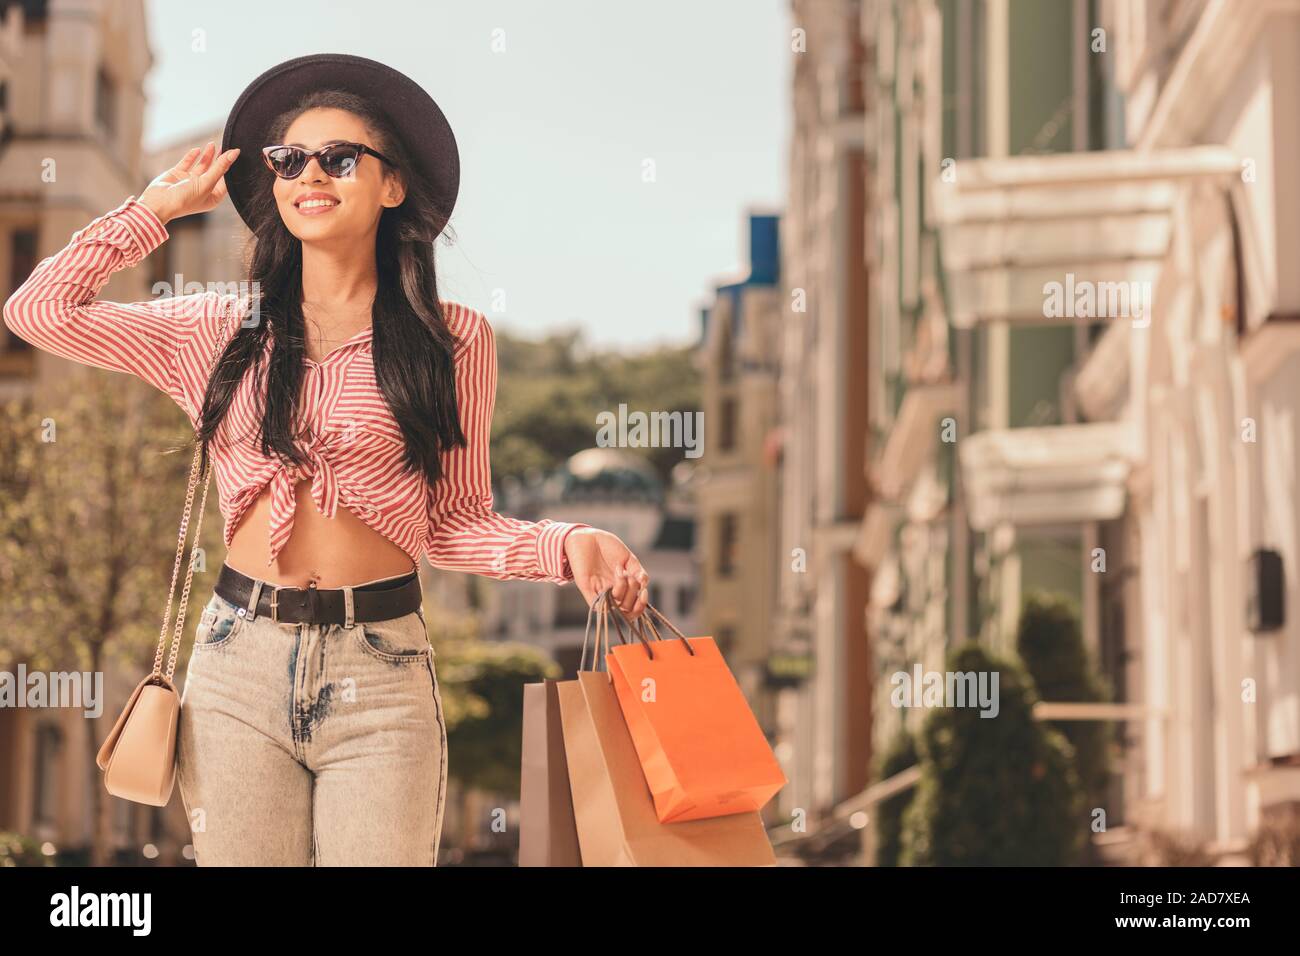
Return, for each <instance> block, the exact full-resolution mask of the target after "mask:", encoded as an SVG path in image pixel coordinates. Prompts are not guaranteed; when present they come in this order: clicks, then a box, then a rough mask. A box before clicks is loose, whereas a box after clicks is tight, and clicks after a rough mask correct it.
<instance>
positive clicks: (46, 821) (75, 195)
mask: <svg viewBox="0 0 1300 956" xmlns="http://www.w3.org/2000/svg"><path fill="white" fill-rule="evenodd" d="M147 32H148V31H147V30H146V27H145V14H144V8H143V4H142V2H141V0H94V2H79V3H67V2H57V0H51V2H38V0H26V2H21V3H12V2H11V3H4V4H0V276H2V277H3V281H4V282H5V286H4V289H3V294H4V297H5V298H7V297H8V296H9V294H10V293H11V292H13V290H14V289H15V288H17V287H18V286H19V285H21V284H22V282H23V281H24V280H25V279H26V278H27V276H28V274H29V273H30V272H31V270H32V268H33V267H34V266H35V265H36V264H37V263H38V262H39V261H40V260H41V259H42V258H44V257H45V256H47V255H50V254H52V253H54V252H56V251H58V249H60V248H62V247H63V245H64V244H65V243H66V242H67V241H68V237H69V236H71V235H72V233H73V232H74V231H76V230H77V229H80V228H81V227H83V226H85V225H86V223H88V222H89V221H90V220H91V219H94V218H95V217H97V216H100V215H102V214H104V213H106V212H108V211H109V210H111V209H113V208H114V207H116V206H117V205H119V204H120V203H121V202H122V201H123V200H125V199H126V198H127V197H128V196H131V195H138V194H139V193H140V191H141V190H142V189H143V188H144V186H145V185H146V184H147V183H148V182H149V180H150V179H151V178H152V177H153V176H154V175H155V174H156V172H157V170H155V169H154V168H153V163H154V161H155V160H154V158H153V157H149V156H147V155H146V154H145V152H144V150H143V149H142V147H141V132H142V129H143V122H144V105H145V104H144V92H143V90H144V77H145V75H146V74H147V73H148V71H149V69H150V68H151V66H152V63H153V56H152V54H151V52H150V50H149V46H148V41H147ZM164 248H165V247H164ZM170 252H171V251H170V250H169V254H170ZM162 258H163V257H162V256H154V257H151V258H150V260H149V262H148V263H146V264H144V265H143V266H142V267H141V268H140V269H135V270H127V271H125V272H123V273H121V274H119V275H117V276H114V277H113V279H112V280H111V281H110V282H109V284H108V285H107V286H106V288H105V290H104V292H103V295H104V297H105V298H110V299H115V300H117V301H136V300H141V299H147V298H149V297H150V295H151V284H152V282H153V281H154V279H155V278H156V277H157V276H159V275H161V274H162V273H163V271H164V270H163V265H164V263H163V262H162V261H161V260H162ZM172 271H175V270H172ZM168 281H171V280H168ZM84 374H101V373H95V372H88V371H87V370H86V369H84V368H83V367H81V366H78V365H76V364H75V363H71V362H67V361H65V360H63V359H60V358H57V357H55V356H52V355H49V354H48V353H45V352H41V351H39V350H37V349H34V348H32V347H30V346H29V345H28V344H27V343H25V342H23V341H22V340H20V339H18V338H17V337H15V336H14V335H12V334H11V333H9V332H8V330H7V329H4V328H3V327H0V399H8V398H16V397H23V396H31V397H34V398H36V399H37V400H38V401H39V397H40V396H41V395H42V394H44V393H46V392H47V391H55V390H60V389H67V388H69V387H75V382H76V380H77V378H78V377H79V376H81V375H84ZM125 387H127V388H136V389H139V390H140V391H141V392H142V393H143V392H144V391H146V390H147V386H143V385H139V384H137V383H132V382H126V383H125ZM138 680H139V675H138V674H136V673H134V671H132V670H126V671H124V670H123V669H122V668H121V667H120V666H116V665H109V666H108V667H107V668H106V670H105V674H104V698H105V699H104V700H103V702H102V703H103V707H104V714H105V716H106V717H107V716H109V715H112V714H116V713H117V711H118V710H120V708H121V707H122V705H123V704H124V703H125V701H126V698H127V696H128V695H129V694H130V692H131V690H132V688H133V687H134V686H135V683H136V681H138ZM101 724H102V719H101V720H96V721H88V719H87V718H86V717H85V716H84V715H83V711H81V710H80V709H77V708H64V709H48V710H34V709H26V708H18V709H11V708H5V709H0V830H10V831H15V832H18V833H21V834H23V835H24V836H27V837H30V838H33V839H35V840H37V841H39V842H41V843H42V844H46V845H48V847H50V848H51V849H52V850H59V851H65V850H67V849H69V848H73V849H80V848H82V847H84V846H85V845H86V844H87V842H88V841H89V840H90V837H91V834H92V833H93V832H94V828H95V821H94V819H93V814H92V806H93V803H92V796H93V794H94V793H95V791H96V790H102V787H103V784H102V782H101V780H100V779H99V771H98V770H97V769H96V768H95V767H94V766H93V764H92V763H91V762H90V761H88V760H87V759H86V758H87V749H86V737H87V734H88V733H90V734H92V735H94V737H95V743H98V737H99V733H100V730H99V728H100V725H101ZM104 726H105V727H106V726H107V725H104ZM103 796H104V800H105V801H106V803H105V812H106V814H107V815H108V817H109V823H108V826H107V832H108V833H109V838H110V842H111V847H109V848H108V849H109V852H110V854H111V855H112V858H113V859H114V860H116V861H118V862H146V861H150V860H153V861H159V862H181V861H182V860H183V859H184V858H185V848H186V847H187V846H188V844H189V827H188V825H187V821H186V819H185V814H184V808H183V807H181V805H180V801H179V799H177V800H173V802H172V805H171V806H168V807H165V808H153V807H145V806H142V805H140V804H134V803H130V802H128V801H124V800H117V799H115V798H112V797H109V796H108V795H107V794H104V795H103Z"/></svg>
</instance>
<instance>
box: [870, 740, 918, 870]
mask: <svg viewBox="0 0 1300 956" xmlns="http://www.w3.org/2000/svg"><path fill="white" fill-rule="evenodd" d="M919 759H920V755H919V754H918V752H917V748H916V737H915V736H913V735H912V734H910V733H908V731H907V728H906V727H904V728H903V729H902V730H900V731H899V732H898V735H897V736H895V737H894V739H893V741H892V742H891V743H890V745H889V749H888V750H886V751H885V753H884V755H883V757H882V758H881V761H880V771H879V773H878V774H877V778H876V779H878V780H887V779H889V778H890V777H892V776H893V775H894V774H896V773H902V772H903V771H904V770H906V769H907V768H908V767H911V766H913V765H915V764H916V762H917V761H918V760H919ZM915 796H916V792H915V789H914V788H910V787H909V788H908V789H907V790H904V791H903V792H902V793H899V794H895V795H894V796H892V797H889V798H888V799H886V800H881V801H880V803H879V804H877V805H876V813H875V818H876V866H898V865H899V859H900V857H901V856H902V853H903V814H904V813H905V812H906V811H907V808H908V806H910V805H911V803H912V799H913V797H915Z"/></svg>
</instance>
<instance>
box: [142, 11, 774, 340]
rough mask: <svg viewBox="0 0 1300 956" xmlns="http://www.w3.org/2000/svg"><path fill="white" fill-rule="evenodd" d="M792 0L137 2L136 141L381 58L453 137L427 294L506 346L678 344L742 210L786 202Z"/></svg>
mask: <svg viewBox="0 0 1300 956" xmlns="http://www.w3.org/2000/svg"><path fill="white" fill-rule="evenodd" d="M788 6H789V4H788V0H708V2H700V0H660V2H657V3H653V4H650V3H633V2H631V0H621V2H610V0H605V2H598V0H472V2H471V0H433V2H430V0H424V2H400V0H368V2H366V3H364V4H358V3H355V2H347V3H340V2H333V0H315V2H309V3H305V4H303V3H290V4H272V3H267V2H265V0H263V2H258V3H255V2H251V0H225V2H222V3H220V4H215V3H214V4H196V3H190V2H162V0H148V3H147V10H148V15H149V43H150V47H151V51H152V53H153V56H154V66H153V70H152V72H151V74H150V75H149V78H148V80H147V83H146V95H147V101H148V104H149V105H148V112H147V114H146V120H145V141H146V144H147V145H148V146H150V147H152V146H154V145H158V144H162V143H168V142H172V141H174V140H176V139H178V138H181V137H184V136H186V135H187V134H190V133H193V132H196V131H200V130H204V129H208V128H211V127H220V126H223V125H224V123H225V118H226V116H227V114H228V113H229V110H230V107H231V106H232V105H233V104H234V101H235V99H236V98H237V97H238V95H239V93H240V92H241V91H242V90H243V89H244V87H245V86H246V85H247V84H248V83H249V82H251V81H252V80H253V79H254V78H255V77H256V76H257V75H258V74H260V73H261V72H262V71H263V70H266V69H268V68H269V67H271V66H274V65H275V64H277V63H280V62H282V61H284V60H287V59H290V58H292V57H295V56H302V55H305V54H308V53H352V54H356V55H359V56H366V57H370V58H372V59H376V60H380V61H382V62H384V63H387V64H388V65H390V66H392V67H394V68H396V69H398V70H401V71H402V72H403V73H406V74H408V75H409V76H411V77H412V78H413V79H415V80H416V81H417V82H418V83H420V84H421V86H423V87H424V88H425V89H426V90H427V91H428V92H429V94H430V95H431V96H432V97H433V99H434V100H435V101H436V102H437V103H438V105H439V106H440V107H441V108H442V110H443V112H444V113H445V114H446V115H447V118H448V120H449V121H450V123H451V126H452V129H453V130H454V132H455V134H456V139H457V143H458V146H459V151H460V159H461V184H460V193H459V197H458V199H457V204H456V209H455V211H454V213H453V215H452V228H453V230H454V232H455V234H456V238H457V243H456V245H453V246H448V245H445V244H442V243H440V244H439V247H438V248H439V253H438V255H439V283H440V285H441V289H440V294H441V295H442V297H443V298H449V299H453V300H456V301H459V302H464V303H466V304H468V305H470V306H472V307H474V308H478V309H481V310H483V311H484V312H485V313H487V315H488V316H489V317H490V318H491V319H492V320H493V324H494V325H495V326H497V327H499V328H502V329H503V330H508V331H511V332H515V333H518V334H524V335H535V334H544V333H545V332H547V331H551V330H559V329H566V328H580V329H581V330H582V331H583V334H584V337H585V339H586V341H587V342H589V343H590V344H592V345H594V346H598V347H622V348H642V347H649V346H653V345H657V344H688V343H691V342H694V341H695V339H696V337H697V335H698V330H699V312H700V308H701V307H702V306H705V305H707V304H708V302H709V301H710V300H711V290H712V288H713V286H714V285H716V284H718V283H719V282H722V281H730V280H734V279H735V278H737V277H743V276H744V275H745V271H746V267H745V265H744V263H745V261H746V257H747V251H748V250H747V228H746V223H747V220H746V218H745V217H746V214H747V211H749V210H751V209H753V210H757V211H762V212H772V211H780V209H781V208H782V207H783V205H784V199H785V194H786V185H785V184H786V180H787V160H786V155H787V137H788V135H789V133H788V129H789V123H788V114H789V103H790V59H791V53H790V40H789V32H790V23H789V10H788ZM647 160H650V161H652V163H653V171H654V177H653V180H654V181H651V182H647V181H645V170H646V169H647V168H648V167H647V164H646V161H647ZM160 171H161V170H157V171H154V173H155V174H156V172H160ZM500 306H504V307H500Z"/></svg>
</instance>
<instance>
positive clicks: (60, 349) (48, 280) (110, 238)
mask: <svg viewBox="0 0 1300 956" xmlns="http://www.w3.org/2000/svg"><path fill="white" fill-rule="evenodd" d="M167 238H168V233H167V229H166V227H165V226H164V225H163V223H162V221H161V220H159V218H158V217H157V216H156V215H155V214H154V212H153V210H151V209H150V208H149V207H148V206H145V205H144V204H142V203H140V202H139V201H138V200H137V199H136V197H135V196H131V197H130V198H128V199H127V200H126V201H125V202H124V203H122V205H120V206H118V207H117V208H116V209H114V210H113V211H112V212H109V213H105V214H104V215H103V216H100V217H99V218H98V219H95V220H93V221H92V222H90V223H89V224H88V225H86V226H85V227H83V228H82V229H80V230H78V231H77V232H75V233H73V235H72V239H71V240H70V241H69V242H68V244H67V245H66V246H64V247H63V249H61V250H60V251H58V252H56V253H55V254H54V255H52V256H49V257H47V258H45V259H42V260H41V261H40V262H39V263H38V264H37V266H36V268H35V269H33V270H32V274H31V275H30V276H28V278H27V280H26V281H25V282H24V283H23V284H22V285H21V286H20V287H19V288H18V289H17V290H16V291H15V292H14V293H13V295H11V296H10V297H9V299H8V300H7V301H6V302H5V304H4V322H5V325H6V326H7V327H8V328H9V330H10V331H11V332H13V333H14V334H15V335H17V336H18V337H19V338H21V339H23V340H24V341H26V342H28V343H30V344H32V345H34V346H36V347H37V348H39V349H42V350H43V351H46V352H50V353H52V354H54V355H58V356H60V357H62V358H66V359H71V360H72V361H74V362H80V363H81V364H83V365H91V366H94V367H96V368H103V369H108V370H110V371H114V372H125V373H128V374H131V375H135V376H138V377H139V378H141V379H143V380H144V381H146V382H148V383H149V384H150V385H153V386H154V387H155V388H158V389H161V390H162V391H163V392H166V393H167V394H169V395H170V396H171V397H172V398H173V399H175V400H176V401H177V402H178V403H179V404H181V405H182V407H186V406H187V404H190V403H188V402H187V400H186V399H185V397H184V395H183V394H182V392H183V388H182V382H181V378H182V376H181V374H180V371H179V369H178V367H177V366H178V362H177V357H178V355H180V354H181V352H182V349H183V348H184V347H185V346H186V344H187V343H188V342H189V341H190V339H191V337H192V336H193V335H194V332H195V331H196V330H197V329H199V328H203V329H204V331H205V332H207V331H211V330H209V329H208V328H207V326H208V325H210V324H211V323H210V322H208V321H207V320H209V319H212V318H213V317H214V316H215V315H216V314H217V312H219V310H220V306H221V300H222V297H221V295H220V294H218V293H214V292H202V293H196V294H192V295H183V296H175V297H171V298H159V299H153V300H149V301H145V302H107V301H99V300H96V296H98V295H99V292H100V290H101V289H103V288H104V286H105V285H106V284H107V283H108V281H109V279H110V278H112V276H113V274H114V273H115V272H118V271H120V270H121V269H124V268H127V267H129V266H134V265H137V264H138V263H139V262H140V260H142V259H143V258H144V257H145V256H147V255H149V253H150V252H152V251H153V250H154V249H156V248H157V247H158V246H159V245H161V244H162V242H163V241H164V240H165V239H167ZM188 410H189V409H187V411H188Z"/></svg>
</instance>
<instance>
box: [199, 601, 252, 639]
mask: <svg viewBox="0 0 1300 956" xmlns="http://www.w3.org/2000/svg"><path fill="white" fill-rule="evenodd" d="M240 611H241V609H240V608H237V607H235V605H233V604H231V603H230V602H229V601H227V600H226V599H225V598H223V597H221V596H220V595H217V594H214V595H212V600H210V601H208V603H207V606H206V607H204V608H203V614H202V615H200V617H199V627H198V630H197V631H196V632H195V634H194V649H195V650H199V649H200V648H202V649H205V650H214V649H216V648H218V647H225V646H226V645H228V644H229V643H230V642H231V641H232V640H234V639H235V636H236V635H237V634H238V633H239V631H240V628H241V627H242V626H243V624H244V620H245V619H244V615H243V614H241V613H240Z"/></svg>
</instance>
